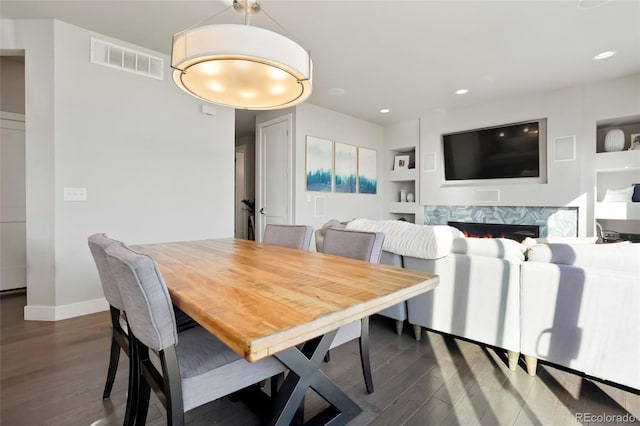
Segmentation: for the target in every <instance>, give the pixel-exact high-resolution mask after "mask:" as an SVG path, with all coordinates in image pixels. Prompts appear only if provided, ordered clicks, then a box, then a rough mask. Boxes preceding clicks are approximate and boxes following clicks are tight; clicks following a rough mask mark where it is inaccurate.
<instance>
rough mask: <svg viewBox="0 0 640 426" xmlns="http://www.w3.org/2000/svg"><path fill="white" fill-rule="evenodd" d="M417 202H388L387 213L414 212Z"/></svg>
mask: <svg viewBox="0 0 640 426" xmlns="http://www.w3.org/2000/svg"><path fill="white" fill-rule="evenodd" d="M416 206H417V203H416V202H413V203H409V202H405V203H389V205H388V206H387V210H388V211H389V213H412V214H413V213H415V212H416Z"/></svg>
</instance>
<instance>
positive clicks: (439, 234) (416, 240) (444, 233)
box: [347, 219, 463, 259]
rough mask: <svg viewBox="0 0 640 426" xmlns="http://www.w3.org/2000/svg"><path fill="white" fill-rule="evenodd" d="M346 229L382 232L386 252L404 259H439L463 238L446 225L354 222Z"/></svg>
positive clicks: (379, 221) (395, 221) (367, 220)
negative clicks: (410, 257)
mask: <svg viewBox="0 0 640 426" xmlns="http://www.w3.org/2000/svg"><path fill="white" fill-rule="evenodd" d="M347 229H355V230H359V231H370V232H382V233H384V235H385V239H384V245H383V250H385V251H388V252H391V253H396V254H399V255H402V256H412V257H419V258H422V259H439V258H441V257H445V256H446V255H448V254H449V253H450V252H451V243H452V241H453V239H454V238H457V237H461V236H463V234H462V232H460V231H459V230H458V229H456V228H453V227H451V226H447V225H435V226H430V225H416V224H414V223H410V222H404V221H400V220H369V219H354V220H352V221H351V222H349V223H347Z"/></svg>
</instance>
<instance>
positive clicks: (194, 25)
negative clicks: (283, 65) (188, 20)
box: [176, 0, 309, 52]
mask: <svg viewBox="0 0 640 426" xmlns="http://www.w3.org/2000/svg"><path fill="white" fill-rule="evenodd" d="M255 3H256V4H258V2H257V1H256V2H255ZM232 8H233V4H232V5H231V6H227V7H225V8H224V9H222V10H221V11H220V12H218V13H215V14H213V15H211V16H208V17H207V18H205V19H203V20H202V21H200V22H197V23H195V24H193V25H191V26H189V27H187V28H185V29H184V30H182V31H180V32H178V33H176V34H182V33H184V32H186V31H189V30H191V29H193V28H196V27H199V26H200V25H202V24H204V23H205V22H207V21H209V20H211V19H213V18H215V17H217V16H220V15H222V14H223V13H225V12H226V11H227V10H229V9H232ZM260 12H262V13H264V14H265V15H266V16H267V18H269V19H270V20H271V22H273V23H274V24H276V25H277V26H278V27H280V29H281V30H282V31H283V32H285V33H287V35H288V36H289V38H290V39H291V40H293V41H295V42H296V43H298V44H299V45H300V46H303V44H302V43H300V41H299V40H298V39H296V38H295V37H294V35H293V34H291V33H290V32H289V31H288V30H287V29H286V28H285V27H283V26H282V24H280V22H278V21H276V20H275V19H274V18H273V17H272V16H271V15H269V14H268V13H267V11H266V10H264V8H263V7H262V6H260ZM243 15H244V24H245V25H251V23H250V19H249V0H247V2H246V3H245V7H244V13H243ZM185 41H186V40H185ZM303 48H304V47H303ZM305 50H307V52H309V50H308V49H305Z"/></svg>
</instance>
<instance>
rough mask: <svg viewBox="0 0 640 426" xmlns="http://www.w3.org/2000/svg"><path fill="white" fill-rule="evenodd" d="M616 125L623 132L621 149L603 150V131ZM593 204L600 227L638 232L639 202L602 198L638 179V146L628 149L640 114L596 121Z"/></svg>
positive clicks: (637, 131)
mask: <svg viewBox="0 0 640 426" xmlns="http://www.w3.org/2000/svg"><path fill="white" fill-rule="evenodd" d="M612 129H620V130H622V132H623V133H624V140H625V144H624V149H623V150H622V151H613V152H607V151H605V146H604V141H605V137H606V134H607V132H609V131H610V130H612ZM596 133H597V134H596V155H595V172H596V188H595V194H594V196H595V200H596V203H595V206H594V211H593V213H594V217H595V219H596V221H597V222H598V223H599V224H600V225H601V226H602V228H603V229H608V230H612V231H618V232H627V233H632V234H640V203H634V202H632V201H631V200H630V199H629V200H628V201H620V202H603V201H602V200H603V199H605V198H606V194H607V193H608V192H609V191H610V190H623V189H626V188H629V187H630V186H631V185H633V184H635V183H640V149H633V150H630V149H629V148H630V147H631V146H632V145H633V144H632V140H633V139H635V138H636V137H637V135H639V134H640V116H639V115H636V116H629V117H619V118H613V119H609V120H600V121H598V122H597V124H596Z"/></svg>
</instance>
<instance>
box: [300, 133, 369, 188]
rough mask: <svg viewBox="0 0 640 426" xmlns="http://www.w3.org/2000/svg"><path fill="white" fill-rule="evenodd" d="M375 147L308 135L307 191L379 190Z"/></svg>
mask: <svg viewBox="0 0 640 426" xmlns="http://www.w3.org/2000/svg"><path fill="white" fill-rule="evenodd" d="M376 170H377V165H376V151H375V150H373V149H368V148H363V147H359V146H354V145H348V144H344V143H340V142H333V141H330V140H327V139H321V138H317V137H314V136H307V137H306V179H307V183H306V184H307V186H306V187H307V191H318V192H337V193H346V194H355V193H360V194H376V193H377V189H378V181H377V174H376Z"/></svg>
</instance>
